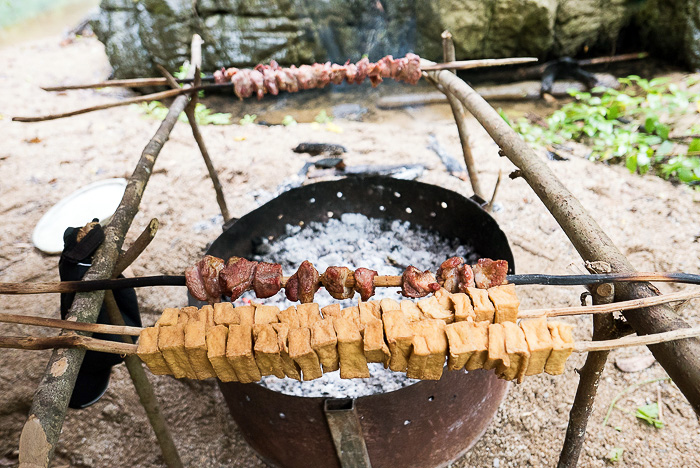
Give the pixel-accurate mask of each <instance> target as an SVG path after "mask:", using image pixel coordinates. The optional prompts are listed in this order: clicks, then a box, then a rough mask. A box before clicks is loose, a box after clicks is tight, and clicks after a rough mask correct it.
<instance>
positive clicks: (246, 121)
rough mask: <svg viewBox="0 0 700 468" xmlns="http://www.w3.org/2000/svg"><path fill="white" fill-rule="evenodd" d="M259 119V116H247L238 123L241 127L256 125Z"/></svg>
mask: <svg viewBox="0 0 700 468" xmlns="http://www.w3.org/2000/svg"><path fill="white" fill-rule="evenodd" d="M257 118H258V116H257V115H256V114H246V115H244V116H243V118H242V119H241V120H239V121H238V123H239V124H241V125H250V124H253V123H255V119H257Z"/></svg>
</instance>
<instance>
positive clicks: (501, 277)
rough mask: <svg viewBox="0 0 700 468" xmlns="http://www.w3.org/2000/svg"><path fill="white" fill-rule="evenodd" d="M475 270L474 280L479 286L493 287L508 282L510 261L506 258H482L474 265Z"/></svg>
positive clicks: (484, 287)
mask: <svg viewBox="0 0 700 468" xmlns="http://www.w3.org/2000/svg"><path fill="white" fill-rule="evenodd" d="M472 270H474V282H475V283H476V287H477V288H482V289H486V288H491V287H494V286H500V285H502V284H505V283H506V275H507V274H508V262H507V261H506V260H491V259H490V258H480V259H479V261H478V262H477V263H476V265H474V266H473V267H472Z"/></svg>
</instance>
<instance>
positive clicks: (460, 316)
mask: <svg viewBox="0 0 700 468" xmlns="http://www.w3.org/2000/svg"><path fill="white" fill-rule="evenodd" d="M452 303H453V304H454V307H455V322H463V321H476V313H474V307H473V306H472V301H471V299H469V296H467V295H466V294H464V293H455V294H452Z"/></svg>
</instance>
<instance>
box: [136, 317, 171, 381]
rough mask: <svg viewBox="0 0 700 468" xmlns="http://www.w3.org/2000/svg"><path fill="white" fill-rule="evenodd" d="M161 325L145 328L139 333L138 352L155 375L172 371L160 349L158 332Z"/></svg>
mask: <svg viewBox="0 0 700 468" xmlns="http://www.w3.org/2000/svg"><path fill="white" fill-rule="evenodd" d="M159 331H160V327H148V328H144V329H143V330H142V331H141V334H140V335H139V347H138V349H137V350H136V354H138V356H139V357H140V358H141V360H142V361H143V362H145V363H146V365H147V366H148V368H149V369H150V370H151V372H152V373H153V374H155V375H168V374H171V373H172V371H171V370H170V368H169V367H168V364H167V363H166V362H165V359H164V358H163V355H162V354H161V353H160V351H158V332H159Z"/></svg>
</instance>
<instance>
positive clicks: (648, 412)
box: [634, 403, 664, 429]
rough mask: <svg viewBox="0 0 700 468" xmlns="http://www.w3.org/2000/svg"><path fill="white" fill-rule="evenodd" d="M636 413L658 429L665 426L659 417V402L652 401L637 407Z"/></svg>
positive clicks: (639, 417)
mask: <svg viewBox="0 0 700 468" xmlns="http://www.w3.org/2000/svg"><path fill="white" fill-rule="evenodd" d="M634 415H635V416H636V417H637V418H638V419H641V420H642V421H644V422H646V423H647V424H649V425H650V426H654V427H655V428H657V429H661V428H662V427H664V423H663V421H661V420H660V419H659V405H658V403H652V404H650V405H643V406H640V407H639V408H637V412H636V413H634Z"/></svg>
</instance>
